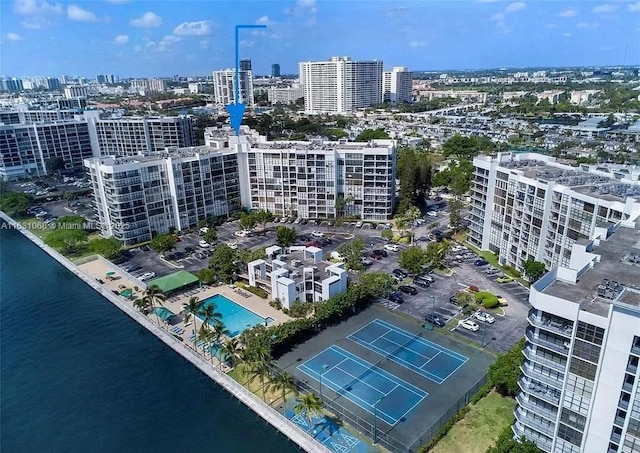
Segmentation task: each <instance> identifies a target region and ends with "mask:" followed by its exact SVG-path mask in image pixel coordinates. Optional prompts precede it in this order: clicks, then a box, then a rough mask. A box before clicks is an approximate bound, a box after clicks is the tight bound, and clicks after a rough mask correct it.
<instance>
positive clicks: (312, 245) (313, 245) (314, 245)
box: [305, 241, 322, 248]
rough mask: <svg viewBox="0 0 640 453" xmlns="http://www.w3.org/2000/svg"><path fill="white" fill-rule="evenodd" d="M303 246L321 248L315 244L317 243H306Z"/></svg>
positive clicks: (318, 244) (317, 243)
mask: <svg viewBox="0 0 640 453" xmlns="http://www.w3.org/2000/svg"><path fill="white" fill-rule="evenodd" d="M305 245H306V246H307V247H318V248H320V247H322V246H321V245H320V243H319V242H317V241H309V242H307V243H306V244H305Z"/></svg>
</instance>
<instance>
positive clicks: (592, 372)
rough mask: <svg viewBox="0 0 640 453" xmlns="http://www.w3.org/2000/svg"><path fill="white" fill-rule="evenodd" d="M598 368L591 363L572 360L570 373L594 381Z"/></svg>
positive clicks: (577, 359)
mask: <svg viewBox="0 0 640 453" xmlns="http://www.w3.org/2000/svg"><path fill="white" fill-rule="evenodd" d="M596 369H597V367H596V366H595V365H593V364H591V363H589V362H585V361H584V360H581V359H579V358H577V357H573V358H572V359H571V365H570V366H569V371H570V372H572V373H574V374H577V375H578V376H581V377H583V378H586V379H589V380H590V381H593V380H594V379H595V377H596Z"/></svg>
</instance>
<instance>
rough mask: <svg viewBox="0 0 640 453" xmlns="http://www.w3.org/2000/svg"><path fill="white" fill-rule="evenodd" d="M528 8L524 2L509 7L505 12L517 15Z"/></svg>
mask: <svg viewBox="0 0 640 453" xmlns="http://www.w3.org/2000/svg"><path fill="white" fill-rule="evenodd" d="M526 7H527V5H526V4H524V3H523V2H515V3H511V4H509V5H507V7H506V9H505V11H506V12H508V13H515V12H516V11H522V10H523V9H525V8H526Z"/></svg>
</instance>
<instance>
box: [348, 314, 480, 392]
mask: <svg viewBox="0 0 640 453" xmlns="http://www.w3.org/2000/svg"><path fill="white" fill-rule="evenodd" d="M347 338H349V339H350V340H352V341H354V342H356V343H358V344H359V345H362V346H364V347H365V348H367V349H370V350H372V351H374V352H376V353H378V354H381V355H383V356H385V357H387V358H388V359H389V360H391V361H393V362H395V363H397V364H398V365H402V366H403V367H405V368H409V369H410V370H412V371H414V372H416V373H418V374H419V375H421V376H424V377H426V378H427V379H430V380H432V381H433V382H435V383H436V384H442V383H443V382H444V381H446V380H447V379H448V378H449V376H451V375H452V374H453V373H455V372H456V370H457V369H458V368H460V367H461V366H462V365H464V364H465V362H466V361H467V360H468V358H467V357H465V356H463V355H460V354H458V353H456V352H453V351H451V350H449V349H447V348H444V347H442V346H440V345H439V344H436V343H432V342H430V341H428V340H425V339H424V338H422V337H420V336H417V335H414V334H412V333H410V332H407V331H406V330H403V329H400V328H399V327H396V326H394V325H392V324H389V323H387V322H384V321H381V320H380V319H376V320H374V321H371V322H370V323H369V324H367V325H366V326H364V327H363V328H362V329H360V330H358V331H356V332H354V333H352V334H351V335H349V336H348V337H347Z"/></svg>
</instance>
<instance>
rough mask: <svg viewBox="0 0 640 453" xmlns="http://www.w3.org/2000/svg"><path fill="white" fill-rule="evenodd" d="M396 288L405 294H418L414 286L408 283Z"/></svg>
mask: <svg viewBox="0 0 640 453" xmlns="http://www.w3.org/2000/svg"><path fill="white" fill-rule="evenodd" d="M398 289H399V290H400V291H402V292H403V293H405V294H411V295H412V296H415V295H416V294H418V290H417V289H416V288H414V287H413V286H409V285H401V286H399V287H398Z"/></svg>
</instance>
